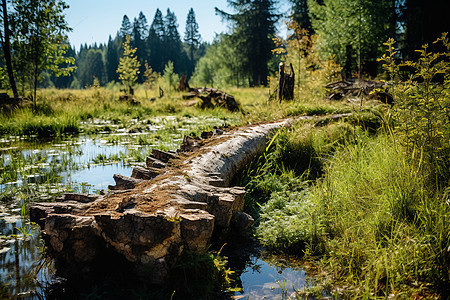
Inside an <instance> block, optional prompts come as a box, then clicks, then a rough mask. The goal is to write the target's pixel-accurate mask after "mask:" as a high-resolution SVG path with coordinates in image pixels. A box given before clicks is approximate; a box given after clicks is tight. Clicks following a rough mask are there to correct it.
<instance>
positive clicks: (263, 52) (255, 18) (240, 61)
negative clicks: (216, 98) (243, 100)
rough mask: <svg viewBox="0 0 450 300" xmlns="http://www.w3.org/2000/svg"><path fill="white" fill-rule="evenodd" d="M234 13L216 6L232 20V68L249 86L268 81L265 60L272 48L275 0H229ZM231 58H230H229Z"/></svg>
mask: <svg viewBox="0 0 450 300" xmlns="http://www.w3.org/2000/svg"><path fill="white" fill-rule="evenodd" d="M228 5H229V6H230V7H232V8H233V9H234V10H235V11H236V13H234V14H230V13H226V12H224V11H222V10H220V9H218V8H216V13H217V14H219V15H221V16H222V18H224V19H225V20H227V21H230V22H231V24H232V28H233V32H232V34H231V35H230V38H231V41H232V44H233V47H232V48H233V49H235V51H234V52H233V55H234V56H235V59H233V60H232V61H231V62H234V66H233V68H234V69H236V71H235V72H239V73H240V74H241V75H240V76H244V77H246V79H247V80H248V81H249V85H250V86H259V85H264V86H265V85H267V76H268V75H269V70H268V62H269V60H270V58H271V50H272V49H273V44H272V40H271V39H272V37H273V36H274V35H275V23H276V22H277V20H278V15H277V14H276V13H275V1H273V0H259V1H247V0H237V1H231V0H229V1H228ZM229 62H230V61H229Z"/></svg>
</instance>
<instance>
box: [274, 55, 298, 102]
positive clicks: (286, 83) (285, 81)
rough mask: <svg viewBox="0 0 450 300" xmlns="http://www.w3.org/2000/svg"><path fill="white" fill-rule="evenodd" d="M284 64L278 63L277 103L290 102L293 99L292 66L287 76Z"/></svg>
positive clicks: (293, 77)
mask: <svg viewBox="0 0 450 300" xmlns="http://www.w3.org/2000/svg"><path fill="white" fill-rule="evenodd" d="M284 67H285V66H284V63H280V69H279V72H280V73H279V77H278V92H277V98H278V101H280V102H281V100H292V99H294V86H295V73H294V68H293V67H292V64H290V67H291V74H287V73H286V72H285V69H284Z"/></svg>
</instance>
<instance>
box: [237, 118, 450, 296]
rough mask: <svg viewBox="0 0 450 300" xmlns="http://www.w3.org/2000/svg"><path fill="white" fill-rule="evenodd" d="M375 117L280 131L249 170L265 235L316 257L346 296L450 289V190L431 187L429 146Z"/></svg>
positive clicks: (252, 201) (268, 242)
mask: <svg viewBox="0 0 450 300" xmlns="http://www.w3.org/2000/svg"><path fill="white" fill-rule="evenodd" d="M375 117H376V114H375V115H373V114H372V115H371V114H369V113H368V112H362V113H361V114H360V115H358V116H354V117H353V118H350V119H348V120H347V122H339V123H328V124H326V125H323V126H321V127H313V126H312V125H311V124H308V123H298V124H296V125H294V126H293V127H292V128H291V129H289V130H284V131H282V132H281V133H279V134H278V135H277V136H276V137H275V139H274V141H273V142H272V146H271V149H270V151H269V152H267V153H265V154H264V155H263V157H262V158H260V161H259V163H257V164H254V165H253V168H252V171H248V176H247V177H245V176H244V183H246V188H247V190H248V195H247V199H246V201H247V202H246V205H247V210H248V211H249V212H251V213H252V214H253V215H254V216H255V217H257V218H258V219H257V222H256V223H257V224H258V225H257V227H256V231H255V233H256V236H257V237H258V239H259V241H260V242H261V244H262V245H264V246H265V247H267V248H269V249H273V250H275V251H283V252H288V253H291V254H296V255H300V256H301V255H306V257H309V258H310V259H312V260H313V261H315V264H316V266H318V267H320V268H321V269H322V270H323V271H324V272H325V273H326V274H328V277H324V278H323V280H324V281H323V283H326V280H325V279H327V278H328V279H329V278H330V276H331V278H332V279H331V282H332V286H333V287H334V291H332V293H333V294H334V293H337V288H338V287H345V288H344V289H342V288H341V289H340V290H339V293H340V295H341V297H344V298H345V297H350V298H372V297H377V296H378V297H387V296H389V295H391V296H392V295H396V296H398V297H401V298H403V297H409V296H413V295H416V296H424V297H432V296H433V295H437V294H441V295H447V293H448V286H449V284H450V283H449V277H448V274H449V268H448V266H449V262H450V255H449V252H448V248H449V246H450V236H449V232H450V206H449V205H448V203H449V195H448V194H449V193H448V191H447V192H445V191H443V190H435V189H433V188H430V186H429V185H427V180H426V174H425V173H424V170H425V169H424V168H423V165H422V161H421V157H422V154H421V153H420V152H416V153H415V154H414V156H413V157H411V156H409V154H408V152H407V151H406V150H405V149H404V148H403V146H402V145H400V144H399V143H398V142H397V141H396V140H395V139H394V138H393V137H392V136H391V135H389V134H387V133H385V131H383V130H378V131H377V132H376V133H375V132H374V129H373V128H372V127H370V128H369V127H368V126H366V124H367V123H370V124H371V125H370V126H372V125H373V122H372V121H370V120H373V119H374V118H375ZM375 119H376V118H375ZM358 120H359V122H357V121H358ZM368 120H369V121H370V122H369V121H368ZM357 124H359V126H358V125H357ZM379 126H380V124H378V125H377V127H379ZM364 129H365V130H364ZM311 180H313V181H311ZM314 257H320V258H321V260H319V261H318V260H315V259H314ZM327 284H330V283H329V282H328V283H327ZM434 293H437V294H434Z"/></svg>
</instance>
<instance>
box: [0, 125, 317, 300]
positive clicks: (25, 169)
mask: <svg viewBox="0 0 450 300" xmlns="http://www.w3.org/2000/svg"><path fill="white" fill-rule="evenodd" d="M155 130H156V131H157V130H158V128H156V129H155ZM185 131H186V130H185V129H183V130H179V132H178V133H174V134H173V136H171V137H170V142H167V143H166V144H165V145H163V146H165V148H166V149H176V148H177V147H178V145H179V144H180V143H181V138H180V137H182V136H183V134H184V132H185ZM138 134H139V133H137V134H135V135H138ZM114 136H115V137H114ZM130 136H131V135H130V134H126V133H123V132H122V133H121V132H114V133H108V134H106V133H105V134H100V135H96V136H95V137H89V136H80V137H73V138H66V139H63V140H59V141H50V142H42V143H40V142H37V141H26V140H23V139H21V138H19V137H11V138H9V139H6V138H3V139H0V299H3V298H13V299H14V298H15V299H46V298H47V297H46V293H47V289H48V287H49V286H51V284H52V283H53V282H55V281H57V280H58V279H57V278H56V277H55V275H54V273H55V270H54V268H53V265H52V262H51V261H46V260H45V255H44V253H43V246H44V245H43V241H42V240H41V238H40V231H39V228H38V227H37V226H36V225H33V224H30V222H29V220H28V216H27V214H28V212H27V208H28V206H29V204H30V203H34V202H44V201H53V200H54V199H55V197H56V196H59V195H61V194H62V193H63V192H70V191H73V192H89V193H100V192H101V191H102V190H107V188H108V185H114V180H113V177H112V176H113V174H115V173H119V174H122V175H125V176H130V174H131V171H132V167H133V165H135V164H139V163H138V162H137V161H138V160H142V157H144V158H145V156H146V154H147V153H149V152H150V151H151V149H152V148H154V147H161V143H159V144H157V145H154V144H150V143H147V144H144V145H139V144H138V143H136V142H135V141H136V140H137V139H136V136H134V137H133V138H132V139H131V138H130ZM225 255H228V256H229V261H230V267H231V268H232V270H233V271H235V273H236V274H237V275H238V277H237V278H236V284H237V285H238V287H240V288H241V290H240V291H237V292H234V295H232V296H231V298H232V299H295V297H293V298H290V297H291V295H292V294H293V293H294V291H295V290H301V289H302V288H304V287H307V286H309V285H310V284H311V283H310V282H309V280H308V279H307V276H306V274H305V272H304V270H302V268H301V267H295V265H297V264H295V263H291V262H290V260H289V259H286V258H282V257H274V256H266V255H264V254H263V253H262V252H261V251H260V250H258V249H257V250H254V249H253V251H251V252H250V254H248V255H245V256H244V258H236V256H239V255H241V254H239V255H235V254H233V253H232V252H230V253H225Z"/></svg>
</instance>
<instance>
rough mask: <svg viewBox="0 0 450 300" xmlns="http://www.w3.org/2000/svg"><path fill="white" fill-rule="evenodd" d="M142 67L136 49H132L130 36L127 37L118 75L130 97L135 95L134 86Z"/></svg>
mask: <svg viewBox="0 0 450 300" xmlns="http://www.w3.org/2000/svg"><path fill="white" fill-rule="evenodd" d="M140 66H141V63H140V62H139V61H138V60H137V58H136V48H132V47H131V45H130V36H129V35H127V36H126V38H125V41H124V42H123V56H122V57H121V58H120V61H119V67H118V69H117V73H119V79H120V80H121V81H122V84H123V85H124V86H125V87H126V89H127V90H128V94H130V95H132V94H133V93H134V92H133V86H134V85H135V84H136V81H137V78H138V75H139V67H140Z"/></svg>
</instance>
